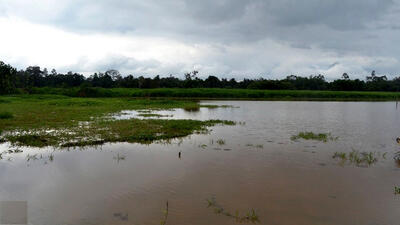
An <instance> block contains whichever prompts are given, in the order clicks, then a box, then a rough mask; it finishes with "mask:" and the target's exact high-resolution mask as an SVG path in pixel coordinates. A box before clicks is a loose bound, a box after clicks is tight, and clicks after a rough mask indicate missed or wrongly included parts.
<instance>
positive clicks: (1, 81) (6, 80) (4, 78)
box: [0, 61, 17, 94]
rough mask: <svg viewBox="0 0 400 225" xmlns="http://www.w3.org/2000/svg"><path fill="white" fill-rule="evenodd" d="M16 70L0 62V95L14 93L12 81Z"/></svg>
mask: <svg viewBox="0 0 400 225" xmlns="http://www.w3.org/2000/svg"><path fill="white" fill-rule="evenodd" d="M16 74H17V70H16V69H15V68H13V67H12V66H10V65H9V64H5V63H4V62H2V61H0V94H10V93H13V92H14V91H15V84H14V79H15V76H16Z"/></svg>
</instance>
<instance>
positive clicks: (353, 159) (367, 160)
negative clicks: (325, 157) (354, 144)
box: [332, 149, 385, 167]
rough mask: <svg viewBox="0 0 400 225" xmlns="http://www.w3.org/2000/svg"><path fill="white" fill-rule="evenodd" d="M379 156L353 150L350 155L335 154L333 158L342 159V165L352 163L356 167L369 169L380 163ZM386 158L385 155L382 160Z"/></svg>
mask: <svg viewBox="0 0 400 225" xmlns="http://www.w3.org/2000/svg"><path fill="white" fill-rule="evenodd" d="M379 156H380V154H378V153H376V152H359V151H356V150H354V149H353V151H351V152H350V153H345V152H335V153H334V154H333V156H332V158H334V159H340V160H341V162H342V163H346V162H350V163H351V164H354V165H356V166H366V167H369V166H371V165H373V164H375V163H377V162H378V157H379ZM384 157H385V156H384V155H383V156H382V158H384Z"/></svg>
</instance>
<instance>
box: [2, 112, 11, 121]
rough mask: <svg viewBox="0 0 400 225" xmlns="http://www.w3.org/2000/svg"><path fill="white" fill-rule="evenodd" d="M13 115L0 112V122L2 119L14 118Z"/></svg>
mask: <svg viewBox="0 0 400 225" xmlns="http://www.w3.org/2000/svg"><path fill="white" fill-rule="evenodd" d="M13 117H14V116H13V114H12V113H10V112H0V120H1V119H11V118H13Z"/></svg>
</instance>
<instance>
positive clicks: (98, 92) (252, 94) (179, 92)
mask: <svg viewBox="0 0 400 225" xmlns="http://www.w3.org/2000/svg"><path fill="white" fill-rule="evenodd" d="M89 89H90V90H91V92H93V93H91V94H85V95H83V94H80V92H79V91H80V88H69V89H63V88H34V89H33V90H32V93H33V94H57V95H65V96H70V97H82V96H86V97H138V98H144V97H146V98H147V97H153V98H155V97H170V98H198V99H265V100H269V99H271V100H275V99H276V100H347V101H348V100H368V101H372V100H396V99H400V93H395V92H366V91H362V92H361V91H316V90H315V91H306V90H250V89H223V88H186V89H185V88H156V89H135V88H111V89H105V88H89ZM88 95H90V96H88ZM188 110H196V108H193V109H190V108H188Z"/></svg>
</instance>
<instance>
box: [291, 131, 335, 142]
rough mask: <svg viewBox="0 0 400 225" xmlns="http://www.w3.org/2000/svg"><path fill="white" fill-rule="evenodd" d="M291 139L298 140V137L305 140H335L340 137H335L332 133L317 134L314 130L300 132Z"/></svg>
mask: <svg viewBox="0 0 400 225" xmlns="http://www.w3.org/2000/svg"><path fill="white" fill-rule="evenodd" d="M290 139H291V140H292V141H296V140H298V139H304V140H316V141H323V142H328V141H335V140H337V139H338V137H333V136H332V135H331V134H330V133H319V134H315V133H313V132H300V133H299V134H297V135H293V136H292V137H291V138H290Z"/></svg>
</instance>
